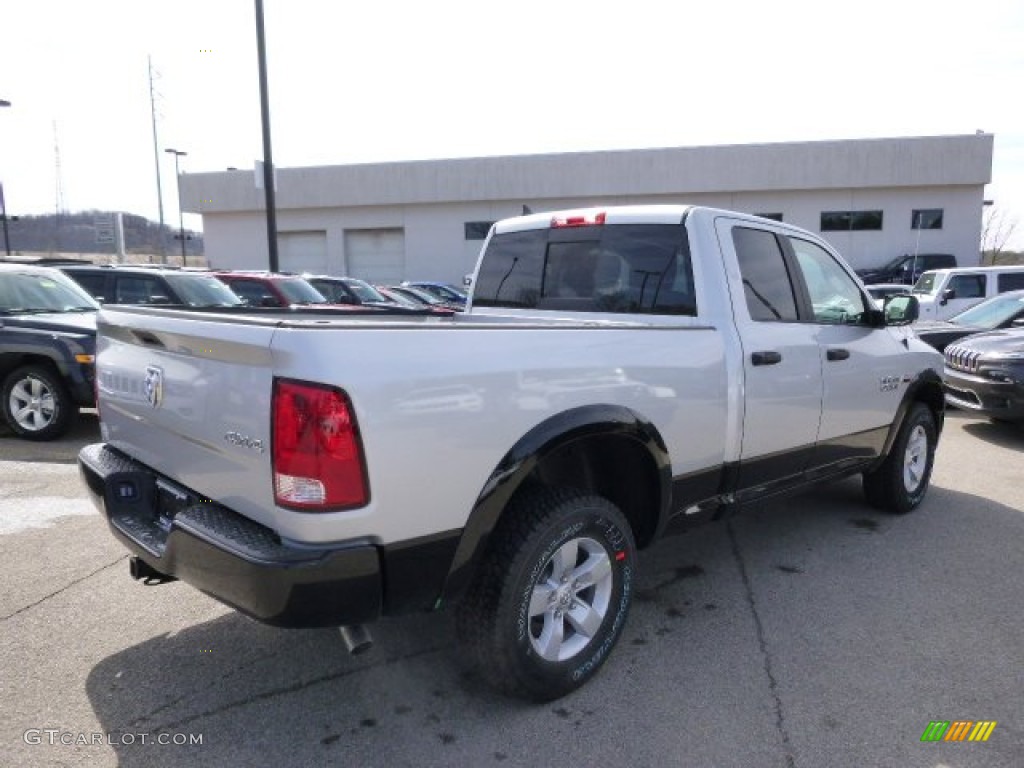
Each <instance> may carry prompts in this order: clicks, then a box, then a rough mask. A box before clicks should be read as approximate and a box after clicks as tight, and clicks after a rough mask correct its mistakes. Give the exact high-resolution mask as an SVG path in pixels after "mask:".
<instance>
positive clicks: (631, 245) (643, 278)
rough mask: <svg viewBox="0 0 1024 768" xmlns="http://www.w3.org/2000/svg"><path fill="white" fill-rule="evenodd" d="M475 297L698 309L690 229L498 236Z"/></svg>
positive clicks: (529, 304) (597, 228)
mask: <svg viewBox="0 0 1024 768" xmlns="http://www.w3.org/2000/svg"><path fill="white" fill-rule="evenodd" d="M473 301H474V304H475V305H476V306H483V307H488V306H489V307H521V308H536V309H565V310H574V311H579V312H623V313H633V314H666V315H695V314H696V313H697V302H696V294H695V291H694V287H693V269H692V264H691V262H690V254H689V247H688V245H687V240H686V230H685V229H684V228H683V227H682V226H680V225H678V224H609V225H594V226H587V227H579V228H573V229H532V230H526V231H522V232H507V233H504V234H499V235H495V236H494V237H492V238H491V241H490V244H489V245H488V248H487V252H486V253H485V254H484V258H483V262H482V263H481V265H480V270H479V275H478V277H477V282H476V287H475V290H474V299H473Z"/></svg>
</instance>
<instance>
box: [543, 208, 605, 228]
mask: <svg viewBox="0 0 1024 768" xmlns="http://www.w3.org/2000/svg"><path fill="white" fill-rule="evenodd" d="M606 215H607V214H606V213H605V212H604V211H601V212H600V213H595V214H593V215H580V216H564V217H561V216H554V217H552V219H551V228H552V229H563V228H565V227H592V226H595V225H599V224H604V220H605V216H606Z"/></svg>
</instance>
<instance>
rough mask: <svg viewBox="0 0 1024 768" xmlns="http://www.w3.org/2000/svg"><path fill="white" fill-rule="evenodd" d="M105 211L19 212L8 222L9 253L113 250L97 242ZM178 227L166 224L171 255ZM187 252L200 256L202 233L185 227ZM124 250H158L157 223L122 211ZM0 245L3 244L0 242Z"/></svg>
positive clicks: (177, 243)
mask: <svg viewBox="0 0 1024 768" xmlns="http://www.w3.org/2000/svg"><path fill="white" fill-rule="evenodd" d="M103 213H105V212H104V211H80V212H78V213H62V214H60V215H59V216H58V215H56V214H53V213H49V214H43V215H39V216H21V217H19V218H18V220H16V221H15V220H10V221H8V222H7V226H8V230H9V236H10V244H11V253H12V254H18V253H80V254H101V253H113V251H114V246H113V244H111V243H97V242H96V223H95V222H96V217H97V216H99V215H102V214H103ZM177 235H178V229H177V227H171V226H166V227H165V234H164V248H165V249H166V252H167V253H168V254H170V255H173V254H180V253H181V243H180V241H179V240H178V239H177ZM185 235H186V241H185V248H186V252H187V253H188V254H189V255H190V256H202V254H203V235H202V233H201V232H193V231H191V230H185ZM124 240H125V250H126V251H127V252H128V253H151V254H152V253H159V252H160V225H159V224H157V223H156V222H154V221H150V220H149V219H146V218H144V217H142V216H136V215H134V214H131V213H126V214H124ZM0 248H2V244H0Z"/></svg>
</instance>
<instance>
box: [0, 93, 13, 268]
mask: <svg viewBox="0 0 1024 768" xmlns="http://www.w3.org/2000/svg"><path fill="white" fill-rule="evenodd" d="M9 106H11V102H9V101H8V100H7V99H0V107H9ZM0 219H2V220H3V224H4V250H5V251H6V252H7V255H8V256H10V255H11V236H10V233H9V232H8V231H7V203H5V202H4V185H3V183H2V182H0Z"/></svg>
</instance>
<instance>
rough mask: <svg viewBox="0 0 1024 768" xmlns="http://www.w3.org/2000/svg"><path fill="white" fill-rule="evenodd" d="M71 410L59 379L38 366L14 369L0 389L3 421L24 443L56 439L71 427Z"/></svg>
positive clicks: (66, 394)
mask: <svg viewBox="0 0 1024 768" xmlns="http://www.w3.org/2000/svg"><path fill="white" fill-rule="evenodd" d="M74 407H75V406H74V403H73V402H72V401H71V396H70V395H69V394H68V391H67V389H66V388H65V387H64V383H63V382H62V381H61V379H60V376H59V375H57V374H56V373H54V372H53V371H51V370H50V369H48V368H44V367H42V366H39V365H26V366H24V367H22V368H18V369H17V370H15V371H13V372H12V373H11V374H10V375H9V376H8V377H7V378H6V379H4V383H3V387H2V388H0V408H2V409H3V416H4V420H5V421H6V422H7V425H8V426H9V427H10V428H11V430H12V431H13V432H14V433H15V434H16V435H18V436H20V437H24V438H26V439H28V440H53V439H55V438H57V437H60V436H61V435H62V434H64V433H65V432H66V431H67V429H68V427H69V426H70V425H71V418H72V416H73V415H74Z"/></svg>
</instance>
